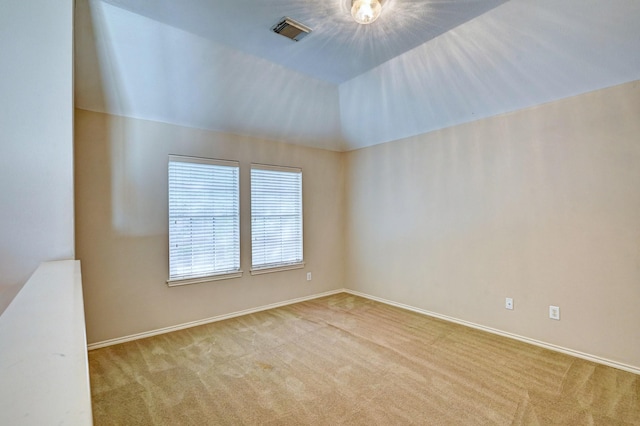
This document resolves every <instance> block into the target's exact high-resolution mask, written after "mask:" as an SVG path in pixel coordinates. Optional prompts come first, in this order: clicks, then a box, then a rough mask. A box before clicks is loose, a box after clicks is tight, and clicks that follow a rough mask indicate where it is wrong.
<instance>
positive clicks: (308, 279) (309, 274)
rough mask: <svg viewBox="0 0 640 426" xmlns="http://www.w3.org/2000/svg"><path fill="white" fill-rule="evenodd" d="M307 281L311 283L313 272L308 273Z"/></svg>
mask: <svg viewBox="0 0 640 426" xmlns="http://www.w3.org/2000/svg"><path fill="white" fill-rule="evenodd" d="M307 281H311V272H307Z"/></svg>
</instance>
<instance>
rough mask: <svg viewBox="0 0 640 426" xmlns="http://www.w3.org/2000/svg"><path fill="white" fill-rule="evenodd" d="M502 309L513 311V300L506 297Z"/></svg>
mask: <svg viewBox="0 0 640 426" xmlns="http://www.w3.org/2000/svg"><path fill="white" fill-rule="evenodd" d="M504 307H505V308H507V309H513V299H512V298H510V297H507V298H506V299H505V300H504Z"/></svg>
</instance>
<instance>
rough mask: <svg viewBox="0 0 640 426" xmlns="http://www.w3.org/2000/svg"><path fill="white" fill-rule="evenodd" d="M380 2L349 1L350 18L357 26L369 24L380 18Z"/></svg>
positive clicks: (370, 0) (366, 0) (365, 0)
mask: <svg viewBox="0 0 640 426" xmlns="http://www.w3.org/2000/svg"><path fill="white" fill-rule="evenodd" d="M381 11H382V5H381V4H380V0H351V16H353V19H355V21H356V22H357V23H358V24H370V23H372V22H373V21H375V20H376V19H378V16H380V12H381Z"/></svg>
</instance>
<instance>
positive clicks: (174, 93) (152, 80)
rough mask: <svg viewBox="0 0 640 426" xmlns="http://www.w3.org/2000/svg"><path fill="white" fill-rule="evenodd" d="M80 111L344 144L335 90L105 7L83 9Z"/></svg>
mask: <svg viewBox="0 0 640 426" xmlns="http://www.w3.org/2000/svg"><path fill="white" fill-rule="evenodd" d="M75 92H76V100H75V102H76V106H77V107H78V108H82V109H87V110H91V111H99V112H107V113H111V114H116V115H123V116H128V117H135V118H143V119H148V120H155V121H162V122H167V123H173V124H179V125H184V126H189V127H196V128H204V129H212V130H220V131H225V132H231V133H237V134H245V135H251V136H259V137H262V138H267V139H274V140H283V141H288V142H292V143H299V144H304V145H309V146H315V147H319V148H325V149H330V150H342V149H344V148H345V146H344V144H343V138H342V136H341V131H340V115H339V110H338V105H339V100H338V87H337V86H336V85H334V84H331V83H328V82H324V81H321V80H318V79H314V78H311V77H309V76H306V75H304V74H301V73H299V72H296V71H293V70H290V69H288V68H285V67H284V66H282V65H278V64H275V63H273V62H270V61H267V60H265V59H262V58H257V57H255V56H252V55H248V54H246V53H243V52H240V51H238V50H234V49H231V48H229V47H227V46H225V45H223V44H221V43H217V42H213V41H211V40H208V39H205V38H203V37H200V36H197V35H194V34H192V33H189V32H186V31H183V30H180V29H177V28H175V27H171V26H169V25H166V24H162V23H160V22H157V21H154V20H151V19H149V18H146V17H143V16H140V15H137V14H135V13H132V12H129V11H127V10H124V9H121V8H118V7H115V6H113V5H111V4H109V3H105V2H101V1H93V0H89V1H88V2H87V1H84V0H79V1H78V2H77V3H76V90H75Z"/></svg>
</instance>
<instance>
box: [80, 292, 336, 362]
mask: <svg viewBox="0 0 640 426" xmlns="http://www.w3.org/2000/svg"><path fill="white" fill-rule="evenodd" d="M344 292H345V289H343V288H340V289H337V290H331V291H327V292H324V293H319V294H312V295H311V296H304V297H298V298H296V299H290V300H286V301H284V302H278V303H271V304H269V305H264V306H259V307H257V308H251V309H245V310H243V311H237V312H232V313H229V314H224V315H218V316H215V317H211V318H205V319H201V320H197V321H191V322H187V323H184V324H178V325H172V326H171V327H164V328H159V329H156V330H151V331H145V332H143V333H136V334H131V335H129V336H124V337H117V338H115V339H109V340H103V341H101V342H96V343H91V344H89V345H87V350H89V351H92V350H94V349H100V348H104V347H107V346H112V345H117V344H120V343H125V342H131V341H132V340H138V339H144V338H147V337H151V336H157V335H159V334H165V333H171V332H172V331H178V330H184V329H185V328H190V327H195V326H198V325H204V324H209V323H212V322H217V321H223V320H226V319H230V318H235V317H239V316H242V315H248V314H253V313H256V312H261V311H266V310H268V309H273V308H279V307H281V306H287V305H293V304H294V303H299V302H305V301H307V300H313V299H318V298H320V297H325V296H331V295H333V294H338V293H344Z"/></svg>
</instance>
